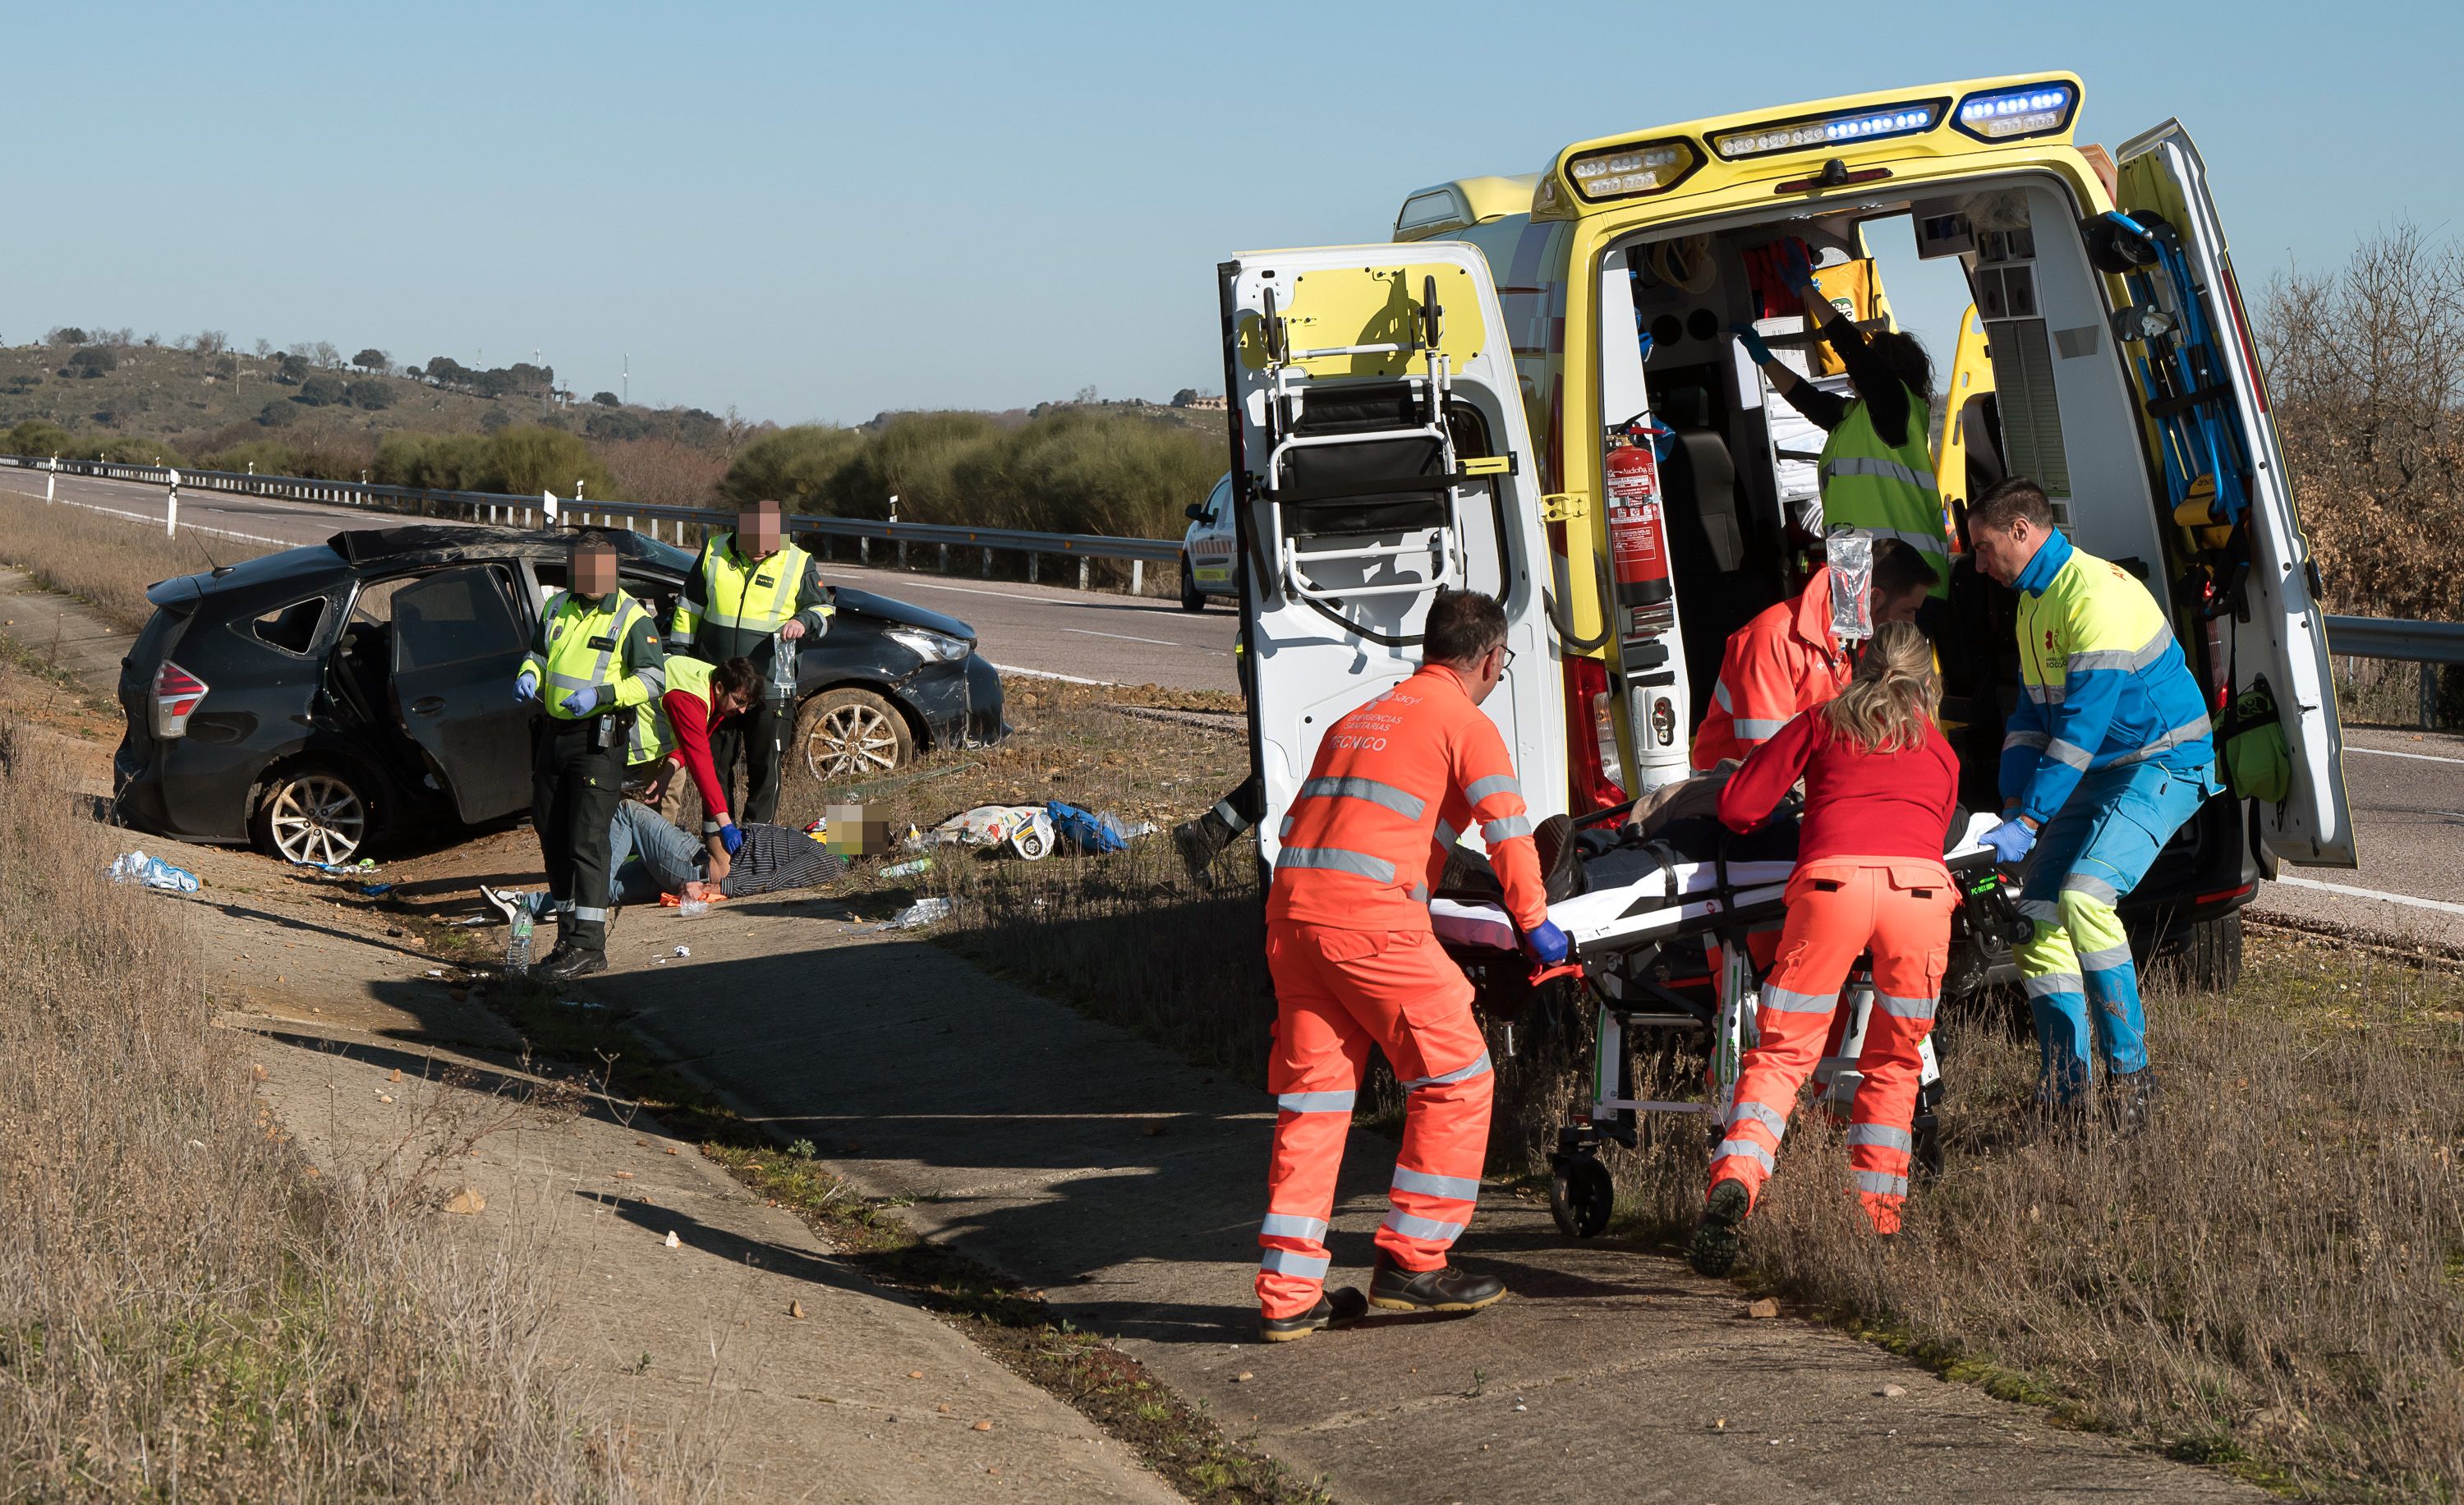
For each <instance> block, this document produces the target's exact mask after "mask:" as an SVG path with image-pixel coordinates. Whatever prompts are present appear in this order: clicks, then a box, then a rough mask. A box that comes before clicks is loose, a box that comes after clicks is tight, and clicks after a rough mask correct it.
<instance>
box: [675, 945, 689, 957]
mask: <svg viewBox="0 0 2464 1505" xmlns="http://www.w3.org/2000/svg"><path fill="white" fill-rule="evenodd" d="M675 954H676V955H677V956H680V957H689V956H691V955H693V947H691V946H678V947H676V949H675Z"/></svg>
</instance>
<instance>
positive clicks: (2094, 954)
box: [2079, 945, 2130, 972]
mask: <svg viewBox="0 0 2464 1505" xmlns="http://www.w3.org/2000/svg"><path fill="white" fill-rule="evenodd" d="M2129 964H2130V947H2128V946H2127V945H2120V946H2107V947H2106V948H2105V949H2103V950H2101V951H2082V952H2080V953H2079V970H2080V971H2082V972H2110V971H2112V970H2114V969H2115V968H2116V967H2124V966H2128V965H2129Z"/></svg>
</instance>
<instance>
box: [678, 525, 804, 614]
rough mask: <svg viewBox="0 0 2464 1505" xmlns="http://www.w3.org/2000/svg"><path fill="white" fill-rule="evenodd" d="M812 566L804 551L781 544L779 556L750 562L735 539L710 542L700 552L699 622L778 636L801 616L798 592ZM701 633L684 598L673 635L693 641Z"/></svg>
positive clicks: (679, 603) (679, 601)
mask: <svg viewBox="0 0 2464 1505" xmlns="http://www.w3.org/2000/svg"><path fill="white" fill-rule="evenodd" d="M810 562H811V559H810V556H808V555H807V554H805V552H804V551H803V549H801V548H799V547H797V546H796V545H795V544H793V543H784V542H782V543H781V544H780V545H779V552H777V553H776V554H773V555H771V556H769V557H768V558H767V559H758V560H754V561H752V562H750V563H747V562H746V561H745V560H744V559H742V558H741V557H740V556H738V555H737V550H736V535H735V534H733V533H730V534H727V535H725V536H724V537H721V538H715V539H713V540H711V541H710V542H709V544H708V545H707V546H706V547H704V548H703V549H702V551H701V582H702V609H701V616H700V618H699V621H701V622H707V623H709V624H710V625H711V626H713V627H716V628H722V629H725V630H728V631H739V632H763V633H768V632H776V631H779V629H780V627H781V624H783V623H784V622H785V621H786V620H787V619H788V618H789V617H791V616H794V615H795V614H796V593H797V591H798V589H799V588H800V587H802V586H803V583H804V567H805V565H806V564H809V563H810ZM696 628H697V624H696V623H695V622H694V621H693V619H691V618H690V617H689V614H688V613H687V611H686V609H685V605H684V602H683V601H682V600H681V599H679V600H678V601H677V603H676V612H675V620H674V622H673V623H672V624H671V630H672V631H674V633H675V634H676V635H678V636H690V635H692V633H693V631H696Z"/></svg>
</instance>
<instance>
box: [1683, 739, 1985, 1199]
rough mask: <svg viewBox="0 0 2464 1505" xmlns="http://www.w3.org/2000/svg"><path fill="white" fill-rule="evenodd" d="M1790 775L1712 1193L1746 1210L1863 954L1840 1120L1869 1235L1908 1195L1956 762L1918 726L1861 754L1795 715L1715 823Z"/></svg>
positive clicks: (1944, 948)
mask: <svg viewBox="0 0 2464 1505" xmlns="http://www.w3.org/2000/svg"><path fill="white" fill-rule="evenodd" d="M1800 774H1802V776H1803V777H1804V779H1805V820H1804V824H1803V827H1802V829H1801V830H1800V833H1799V838H1798V849H1797V865H1796V871H1795V872H1794V873H1793V874H1790V875H1789V880H1788V890H1787V908H1788V919H1787V923H1786V924H1785V926H1784V927H1783V928H1782V929H1781V931H1780V940H1779V953H1778V961H1777V963H1776V964H1775V965H1773V967H1772V968H1771V975H1770V977H1769V978H1768V979H1767V980H1766V981H1765V982H1764V984H1763V986H1762V990H1761V1001H1760V1006H1759V1007H1758V1008H1757V1009H1756V1011H1755V1015H1754V1024H1755V1029H1756V1042H1755V1044H1754V1046H1753V1048H1752V1049H1751V1050H1749V1051H1747V1052H1746V1055H1745V1060H1744V1062H1743V1063H1742V1064H1741V1066H1740V1068H1739V1071H1738V1075H1737V1094H1736V1098H1735V1100H1734V1101H1733V1102H1732V1103H1731V1105H1730V1107H1729V1110H1728V1121H1727V1138H1725V1139H1724V1140H1721V1142H1720V1146H1719V1148H1718V1149H1717V1150H1716V1151H1714V1152H1713V1156H1714V1158H1713V1159H1712V1162H1711V1173H1710V1181H1709V1184H1711V1185H1714V1186H1716V1185H1718V1184H1720V1183H1721V1182H1723V1181H1734V1182H1738V1183H1741V1184H1743V1185H1744V1186H1745V1188H1746V1192H1747V1196H1748V1198H1749V1202H1748V1206H1749V1207H1750V1206H1752V1203H1753V1202H1754V1201H1758V1200H1760V1198H1761V1196H1762V1188H1763V1183H1764V1182H1766V1181H1768V1180H1769V1179H1770V1178H1771V1171H1772V1170H1773V1169H1774V1168H1775V1166H1774V1157H1775V1156H1776V1154H1777V1153H1778V1150H1779V1141H1780V1137H1781V1136H1782V1135H1783V1134H1785V1133H1787V1132H1788V1117H1789V1113H1790V1111H1791V1110H1792V1109H1793V1108H1794V1107H1795V1106H1796V1094H1797V1089H1798V1088H1800V1087H1802V1086H1803V1085H1804V1084H1805V1078H1806V1076H1807V1075H1808V1074H1809V1073H1812V1072H1813V1070H1814V1067H1815V1062H1816V1061H1817V1060H1818V1059H1819V1058H1820V1056H1821V1054H1822V1051H1823V1047H1824V1041H1825V1038H1826V1037H1827V1036H1829V1035H1830V1034H1831V1033H1832V1029H1833V1025H1832V1015H1833V1013H1834V1011H1835V1010H1836V1009H1837V1007H1838V1004H1839V989H1840V986H1841V985H1842V984H1844V983H1846V982H1847V980H1848V973H1849V970H1850V969H1851V968H1852V967H1854V966H1855V965H1856V963H1857V958H1858V957H1859V955H1861V954H1863V953H1865V952H1867V951H1871V952H1872V954H1873V959H1874V1007H1873V1011H1872V1012H1871V1013H1870V1014H1869V1015H1868V1016H1867V1018H1866V1023H1865V1047H1864V1051H1863V1052H1862V1053H1861V1054H1860V1055H1859V1057H1858V1060H1857V1069H1858V1071H1859V1072H1860V1073H1863V1080H1862V1081H1861V1082H1860V1083H1859V1085H1858V1088H1857V1100H1856V1102H1855V1104H1854V1105H1853V1106H1852V1107H1851V1108H1850V1109H1849V1113H1848V1163H1849V1166H1850V1168H1851V1170H1852V1172H1853V1174H1854V1175H1855V1177H1856V1182H1857V1194H1858V1198H1859V1201H1860V1202H1861V1203H1862V1204H1863V1205H1864V1208H1865V1213H1866V1216H1867V1217H1869V1218H1870V1219H1872V1220H1873V1224H1874V1227H1875V1228H1876V1230H1877V1231H1879V1232H1883V1233H1893V1232H1897V1231H1898V1230H1899V1227H1900V1209H1901V1207H1902V1206H1903V1204H1904V1203H1905V1202H1906V1201H1907V1191H1908V1163H1909V1159H1910V1156H1911V1154H1912V1153H1913V1151H1914V1149H1915V1140H1914V1137H1913V1132H1912V1131H1913V1120H1914V1118H1915V1117H1916V1102H1917V1088H1918V1085H1919V1082H1920V1078H1921V1077H1922V1075H1923V1073H1924V1069H1925V1068H1924V1059H1923V1056H1922V1055H1921V1054H1920V1052H1919V1047H1921V1046H1922V1045H1923V1044H1924V1043H1925V1036H1926V1035H1927V1034H1928V1033H1930V1032H1931V1031H1932V1029H1933V1015H1934V1006H1935V1004H1936V1003H1937V1002H1938V1000H1939V998H1940V996H1941V993H1942V974H1943V971H1944V968H1945V966H1946V964H1947V962H1948V960H1949V956H1950V911H1951V907H1952V905H1953V904H1954V903H1955V902H1956V895H1955V893H1954V891H1953V890H1952V888H1951V886H1950V873H1949V870H1948V869H1947V868H1945V867H1944V866H1943V861H1942V850H1943V838H1944V835H1945V834H1946V830H1947V827H1948V825H1949V821H1950V814H1951V810H1952V808H1953V807H1954V805H1955V804H1956V802H1957V790H1958V784H1959V764H1958V760H1957V759H1955V758H1954V757H1952V756H1951V751H1950V746H1949V744H1948V743H1947V742H1946V741H1943V737H1942V733H1941V732H1940V731H1938V730H1936V729H1935V728H1934V727H1933V726H1932V725H1931V724H1930V723H1928V724H1927V725H1926V727H1925V741H1923V742H1920V743H1919V744H1918V745H1916V746H1914V747H1909V748H1905V749H1903V750H1900V751H1895V752H1869V751H1867V750H1865V749H1864V748H1862V747H1859V746H1858V745H1856V744H1854V743H1852V742H1850V741H1847V740H1846V739H1844V738H1841V737H1839V736H1838V735H1837V734H1836V733H1834V732H1832V731H1830V730H1829V729H1828V727H1827V726H1826V725H1825V723H1824V719H1823V717H1822V716H1821V715H1820V713H1818V712H1808V713H1806V714H1804V715H1802V716H1798V717H1795V718H1793V719H1791V720H1790V721H1789V722H1788V723H1787V725H1785V726H1783V727H1782V728H1781V729H1780V731H1779V734H1778V735H1777V736H1775V737H1773V738H1772V739H1771V741H1768V742H1766V743H1765V744H1763V746H1761V747H1759V748H1757V749H1756V750H1755V751H1754V753H1753V755H1752V756H1751V757H1749V758H1748V759H1747V760H1746V764H1745V766H1744V767H1742V768H1740V769H1738V770H1737V772H1736V775H1735V776H1734V777H1733V778H1731V779H1730V780H1729V781H1728V784H1727V786H1726V787H1725V788H1723V789H1722V790H1721V792H1720V818H1721V820H1722V821H1724V822H1726V823H1727V825H1729V826H1731V827H1734V828H1736V829H1738V830H1752V829H1753V828H1754V827H1756V826H1759V825H1760V824H1762V822H1763V821H1765V820H1767V819H1769V818H1770V815H1771V808H1772V807H1774V806H1775V805H1776V804H1777V803H1778V801H1779V799H1780V797H1781V796H1782V795H1783V794H1785V793H1786V792H1787V791H1788V789H1789V787H1790V786H1791V785H1793V784H1794V783H1795V782H1796V780H1797V778H1798V776H1799V775H1800Z"/></svg>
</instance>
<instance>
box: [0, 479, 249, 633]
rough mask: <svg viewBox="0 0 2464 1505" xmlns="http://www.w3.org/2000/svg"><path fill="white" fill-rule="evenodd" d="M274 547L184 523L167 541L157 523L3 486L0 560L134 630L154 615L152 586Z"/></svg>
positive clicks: (0, 501)
mask: <svg viewBox="0 0 2464 1505" xmlns="http://www.w3.org/2000/svg"><path fill="white" fill-rule="evenodd" d="M274 552H275V546H274V545H271V544H265V543H251V542H247V541H246V540H244V539H230V538H221V537H218V536H215V535H212V534H199V533H194V532H191V531H190V530H188V529H185V528H184V529H182V530H181V533H180V536H179V537H178V538H177V539H171V538H165V536H164V534H163V530H162V529H161V528H160V527H159V526H154V527H149V526H147V525H145V524H144V523H142V522H132V521H130V520H127V519H125V518H116V517H113V516H111V515H109V514H108V513H100V512H92V511H89V510H87V509H85V508H83V507H77V506H71V505H68V504H67V503H55V504H53V505H51V506H48V507H47V506H45V505H43V501H42V498H39V497H34V498H28V497H24V496H20V495H16V494H12V493H10V492H5V491H0V560H6V561H7V562H8V563H10V564H14V565H16V566H17V567H18V568H19V569H22V570H24V571H26V573H28V574H30V575H32V576H33V577H34V578H35V579H36V580H38V581H40V582H42V583H43V584H44V585H46V586H48V587H51V588H52V589H54V590H57V591H60V592H62V593H64V594H67V595H72V596H76V597H77V599H79V600H81V601H84V602H87V603H88V604H90V605H92V606H93V607H94V608H95V609H97V610H99V611H100V612H101V613H102V614H103V615H104V616H107V617H109V618H110V619H111V620H112V621H113V622H115V623H117V624H118V625H120V626H121V627H123V628H126V629H127V630H128V631H132V632H133V631H137V630H138V629H139V628H142V627H143V626H144V625H145V619H146V618H147V617H150V616H152V615H153V614H154V608H153V607H152V606H151V605H150V604H148V603H147V601H146V599H145V587H148V586H151V585H153V584H154V583H156V582H157V581H162V580H168V579H171V578H172V577H174V576H178V575H193V574H195V573H197V572H198V571H199V570H202V569H208V568H210V567H211V566H212V565H213V564H235V563H237V562H238V561H240V560H243V559H254V558H255V557H257V556H258V555H260V554H271V553H274Z"/></svg>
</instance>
